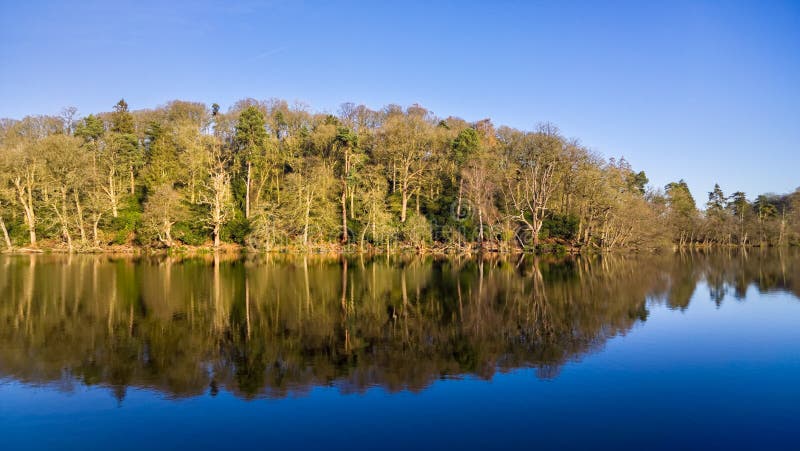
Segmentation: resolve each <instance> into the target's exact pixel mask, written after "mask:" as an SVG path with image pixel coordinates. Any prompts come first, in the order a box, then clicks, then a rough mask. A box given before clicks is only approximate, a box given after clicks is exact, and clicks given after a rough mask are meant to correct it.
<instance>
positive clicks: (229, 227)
mask: <svg viewBox="0 0 800 451" xmlns="http://www.w3.org/2000/svg"><path fill="white" fill-rule="evenodd" d="M250 231H251V227H250V221H249V220H248V219H247V218H245V217H244V214H242V212H241V211H240V210H237V211H236V215H235V216H234V217H233V219H231V220H230V221H228V222H227V223H226V224H225V225H224V226H223V227H222V240H223V241H227V242H230V243H236V244H245V241H246V239H247V236H248V234H249V233H250Z"/></svg>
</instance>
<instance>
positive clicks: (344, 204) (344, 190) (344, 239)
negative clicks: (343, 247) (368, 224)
mask: <svg viewBox="0 0 800 451" xmlns="http://www.w3.org/2000/svg"><path fill="white" fill-rule="evenodd" d="M342 244H347V181H346V180H345V179H344V178H342Z"/></svg>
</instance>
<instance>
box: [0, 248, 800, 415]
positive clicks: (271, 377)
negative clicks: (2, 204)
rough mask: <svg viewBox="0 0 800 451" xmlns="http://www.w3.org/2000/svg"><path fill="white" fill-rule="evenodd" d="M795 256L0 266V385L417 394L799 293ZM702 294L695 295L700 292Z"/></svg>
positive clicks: (548, 374) (547, 373)
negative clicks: (670, 316) (679, 314)
mask: <svg viewBox="0 0 800 451" xmlns="http://www.w3.org/2000/svg"><path fill="white" fill-rule="evenodd" d="M799 261H800V255H798V252H797V251H796V250H792V251H782V252H766V251H759V252H749V253H741V252H738V251H730V252H724V253H712V254H701V253H692V254H682V255H663V256H656V257H653V256H649V257H621V256H606V257H604V258H599V257H595V258H580V259H574V260H568V261H562V262H552V261H534V260H533V259H531V258H524V259H521V260H517V259H514V260H507V259H466V258H461V259H458V258H451V259H433V258H428V259H420V258H398V259H386V258H385V257H382V258H351V259H330V258H323V257H306V258H302V257H297V258H286V257H283V258H281V257H275V256H248V257H244V258H227V259H226V258H224V257H219V256H216V257H212V256H208V257H195V258H185V259H180V258H174V257H159V258H155V257H153V258H150V257H147V258H144V257H142V258H131V257H109V256H52V255H39V256H5V257H0V268H1V269H2V270H0V325H1V326H0V377H7V378H12V379H14V380H17V381H21V382H24V383H29V384H50V385H54V386H58V387H60V388H62V389H64V390H70V389H71V388H72V387H73V386H74V385H75V384H87V385H102V386H106V387H109V388H110V389H112V390H113V392H114V393H115V395H116V396H117V397H118V398H119V399H120V400H122V399H123V398H124V396H125V393H126V389H127V388H128V387H145V388H151V389H155V390H158V391H159V392H161V393H164V394H165V395H166V396H170V397H186V396H196V395H200V394H203V393H210V394H212V395H214V394H216V393H218V392H219V390H227V391H230V392H232V393H234V394H236V395H237V396H240V397H243V398H252V397H258V396H268V397H283V396H286V395H287V394H290V393H302V392H304V391H306V390H309V389H310V388H312V387H314V386H318V385H336V386H337V387H339V388H340V390H342V391H343V392H359V391H363V390H365V389H366V388H368V387H371V386H381V387H384V388H385V389H387V390H389V391H397V390H404V389H407V390H412V391H416V390H422V389H424V388H425V387H426V386H428V385H430V384H431V383H432V382H433V381H435V380H436V379H438V378H443V377H453V376H459V375H464V374H471V375H476V376H478V377H481V378H491V377H492V375H493V374H494V373H495V372H496V371H505V370H509V369H513V368H520V367H533V368H536V370H537V374H538V375H539V377H543V378H553V377H557V375H558V372H559V369H560V368H561V367H562V366H563V365H564V363H565V362H567V361H569V360H573V359H579V358H580V357H581V356H583V355H585V354H586V353H588V352H591V351H593V350H596V349H599V348H601V347H602V346H603V345H604V343H605V342H606V341H607V340H608V339H609V338H611V337H613V336H615V335H618V334H625V333H626V332H628V331H629V330H630V329H631V328H632V327H633V326H634V325H635V324H636V323H638V322H644V321H646V319H647V317H648V306H650V307H652V306H653V305H654V304H662V303H663V304H666V305H667V306H668V307H670V308H674V309H686V308H687V307H688V305H689V302H690V300H691V299H692V295H693V293H694V291H695V290H696V289H697V287H698V286H699V284H698V283H699V282H700V281H705V282H706V285H707V286H708V287H709V289H710V290H711V296H712V299H713V300H714V301H715V302H717V303H718V305H719V304H721V303H723V302H726V300H727V299H728V298H732V299H738V300H741V299H744V297H745V293H746V291H747V289H748V287H750V286H752V285H755V287H757V288H758V290H760V291H762V292H765V291H771V290H780V291H790V292H792V293H794V294H795V295H796V296H800V280H799V279H798V277H797V274H800V271H799V270H800V268H798V266H799V264H798V262H799ZM706 285H704V286H706Z"/></svg>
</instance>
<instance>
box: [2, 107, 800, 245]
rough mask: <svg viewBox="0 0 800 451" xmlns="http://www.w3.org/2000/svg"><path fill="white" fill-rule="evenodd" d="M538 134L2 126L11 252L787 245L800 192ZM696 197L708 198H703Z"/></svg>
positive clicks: (346, 121)
mask: <svg viewBox="0 0 800 451" xmlns="http://www.w3.org/2000/svg"><path fill="white" fill-rule="evenodd" d="M648 183H649V181H648V179H647V176H646V174H645V172H644V171H642V170H637V169H634V168H632V167H631V165H630V164H629V163H628V162H627V161H626V160H625V159H624V158H622V157H620V158H605V157H603V156H602V155H600V154H598V153H597V152H595V151H593V150H591V149H589V148H587V147H585V146H584V145H582V144H581V142H580V141H579V140H577V139H571V138H567V137H565V136H563V135H562V133H561V132H560V131H559V130H558V128H556V127H555V126H554V125H552V124H541V125H539V126H537V127H535V128H534V129H533V130H518V129H515V128H510V127H506V126H495V125H494V124H493V123H492V122H491V120H489V119H484V120H480V121H477V122H468V121H465V120H463V119H460V118H457V117H446V118H441V117H437V116H436V115H434V114H433V113H432V112H431V111H428V110H426V109H425V108H423V107H421V106H419V105H412V106H409V107H401V106H397V105H389V106H386V107H384V108H382V109H380V110H372V109H370V108H368V107H366V106H363V105H356V104H352V103H347V104H343V105H341V107H340V109H339V111H338V112H337V113H336V114H328V113H317V112H313V111H312V110H310V108H309V107H307V106H305V105H300V104H297V105H289V104H288V103H287V102H286V101H282V100H277V99H271V100H266V101H258V100H254V99H245V100H241V101H238V102H237V103H235V104H234V105H233V106H231V107H230V108H229V109H228V111H227V112H223V111H222V110H221V109H220V106H219V105H217V104H212V105H211V106H208V105H206V104H204V103H198V102H187V101H177V100H176V101H172V102H169V103H167V104H165V105H163V106H160V107H158V108H155V109H143V110H135V111H134V110H130V109H129V107H128V104H127V103H126V102H125V100H120V101H119V102H118V103H117V104H116V105H114V106H113V109H112V111H110V112H103V113H96V114H89V115H87V116H83V117H81V116H80V115H78V112H77V110H76V109H75V108H65V109H64V110H63V111H62V113H61V114H60V115H57V116H28V117H25V118H23V119H21V120H16V119H2V120H0V230H1V231H2V245H3V247H4V248H5V249H6V250H8V251H23V252H24V251H41V250H53V251H64V252H102V251H131V250H134V251H135V250H176V251H177V250H181V249H185V250H191V249H207V250H232V249H233V250H251V251H265V252H269V251H296V252H308V251H333V252H393V251H398V250H413V251H420V252H426V251H441V252H479V251H487V252H537V253H548V252H554V253H565V252H571V253H581V252H588V251H606V250H615V249H630V250H655V249H669V248H673V249H675V248H691V247H707V246H762V247H772V246H789V245H798V244H800V189H798V190H796V191H795V192H793V193H787V194H772V193H767V194H761V195H758V196H756V197H751V199H754V200H752V201H751V200H749V199H748V195H747V194H745V193H743V192H741V191H735V192H733V193H731V194H726V193H725V192H724V191H723V189H722V188H721V187H720V186H719V185H716V186H714V187H713V188H712V189H711V191H710V192H708V193H707V196H705V195H704V196H702V198H701V199H699V201H698V200H695V198H694V196H693V194H692V193H691V192H690V191H689V187H688V185H687V184H686V183H685V182H684V181H683V180H677V181H675V182H672V183H669V184H667V185H666V186H664V187H653V186H650V185H648ZM704 194H705V193H704Z"/></svg>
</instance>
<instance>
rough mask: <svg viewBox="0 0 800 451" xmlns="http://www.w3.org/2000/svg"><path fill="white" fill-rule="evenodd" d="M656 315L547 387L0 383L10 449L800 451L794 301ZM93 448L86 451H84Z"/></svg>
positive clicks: (525, 382)
mask: <svg viewBox="0 0 800 451" xmlns="http://www.w3.org/2000/svg"><path fill="white" fill-rule="evenodd" d="M648 308H649V311H650V312H649V316H648V318H647V320H646V322H644V323H637V324H636V325H635V326H634V327H633V329H631V330H629V331H628V332H627V333H626V334H625V335H623V336H617V337H615V338H612V339H610V340H608V341H607V342H606V343H605V344H604V346H602V347H601V348H600V350H599V351H598V352H594V353H590V354H588V355H583V356H577V360H572V361H570V362H569V363H567V364H566V365H564V366H563V367H562V368H561V370H560V372H559V373H558V375H557V376H556V377H555V378H552V379H540V378H537V377H536V370H534V369H518V370H513V371H510V372H507V373H498V374H495V375H494V377H493V378H492V379H491V380H490V381H484V380H479V379H477V378H475V377H472V376H466V377H462V378H458V379H449V380H440V381H437V382H434V383H433V384H432V385H431V386H430V387H428V388H427V389H425V390H423V391H422V392H420V393H410V392H407V391H403V392H399V393H392V394H390V393H388V392H387V391H385V390H384V389H381V388H373V389H369V390H367V391H366V392H364V393H362V394H349V395H342V393H341V391H340V389H339V388H337V387H319V386H318V387H314V388H311V389H310V391H308V392H307V393H304V394H302V395H298V396H290V397H287V398H283V399H257V400H251V401H246V400H242V399H240V398H237V397H234V396H233V395H232V394H230V393H229V392H226V391H220V393H219V394H218V395H217V396H216V397H211V396H208V394H206V395H204V396H199V397H192V398H186V399H179V400H174V399H168V398H167V397H165V395H163V394H160V393H158V392H155V391H148V390H142V389H136V388H129V389H128V392H127V395H126V397H125V399H124V401H123V403H122V404H120V403H119V402H118V401H117V400H116V399H114V397H113V396H112V395H111V393H110V392H109V390H108V389H107V388H97V387H92V388H87V387H85V386H84V385H83V384H81V383H74V385H73V390H72V392H70V393H65V392H63V391H58V390H55V389H53V388H52V387H33V386H26V385H22V384H19V383H17V382H14V381H10V380H8V379H6V380H4V382H3V383H2V384H0V432H2V434H3V441H4V443H5V445H4V448H5V449H17V448H19V449H22V448H37V447H38V448H46V447H47V446H48V445H55V444H63V443H64V441H65V440H66V441H68V442H69V443H70V445H68V446H66V448H67V449H70V448H71V449H86V448H92V447H94V446H99V447H108V448H115V449H141V448H160V447H163V448H171V449H174V448H196V449H204V448H219V447H221V446H229V447H230V446H247V447H257V448H259V449H260V448H272V449H278V448H280V449H287V448H288V449H292V448H294V449H309V448H325V449H358V448H370V449H378V448H381V449H409V448H416V449H427V448H439V449H457V448H463V449H486V448H487V447H489V448H499V447H504V446H522V447H524V448H532V447H537V446H541V447H544V448H548V449H552V448H554V447H562V448H576V449H577V448H585V447H603V446H604V445H606V446H607V445H608V444H609V443H612V442H613V443H616V444H620V445H621V446H622V447H625V448H645V449H676V448H680V449H687V448H697V447H712V448H717V449H720V448H727V449H736V448H739V449H768V448H773V449H774V448H781V449H790V448H792V447H794V446H797V443H798V442H796V441H794V439H795V437H796V434H795V426H796V418H797V416H798V414H800V386H798V382H800V327H799V326H800V302H798V299H797V298H796V297H795V296H793V295H792V294H789V293H785V292H772V293H768V294H762V293H759V292H758V291H757V290H756V289H755V288H754V287H753V286H751V287H750V288H749V289H748V291H747V296H746V299H745V300H737V299H735V298H734V297H733V296H728V297H726V298H725V299H724V301H723V302H722V304H721V306H720V307H718V306H717V305H716V304H715V303H714V301H713V300H712V299H711V297H710V295H709V287H708V285H706V284H705V283H704V282H700V283H699V284H698V286H697V288H696V290H695V291H694V295H693V297H692V299H691V302H690V303H689V306H688V308H687V309H685V310H683V311H681V310H677V309H670V308H667V307H666V306H665V305H664V304H663V303H659V302H657V301H654V302H651V303H649V307H648ZM86 444H89V445H91V446H86Z"/></svg>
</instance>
